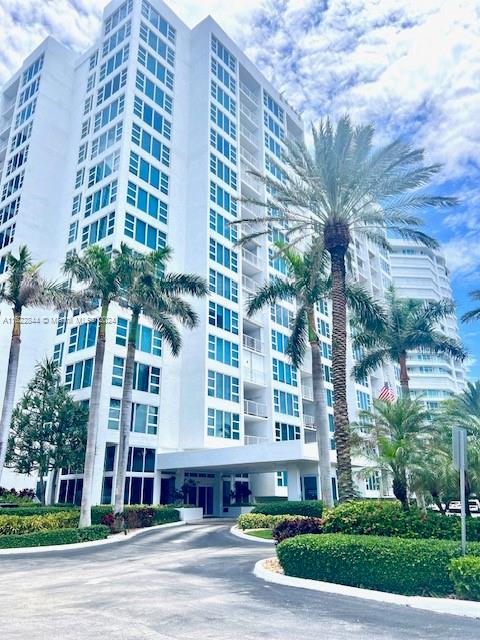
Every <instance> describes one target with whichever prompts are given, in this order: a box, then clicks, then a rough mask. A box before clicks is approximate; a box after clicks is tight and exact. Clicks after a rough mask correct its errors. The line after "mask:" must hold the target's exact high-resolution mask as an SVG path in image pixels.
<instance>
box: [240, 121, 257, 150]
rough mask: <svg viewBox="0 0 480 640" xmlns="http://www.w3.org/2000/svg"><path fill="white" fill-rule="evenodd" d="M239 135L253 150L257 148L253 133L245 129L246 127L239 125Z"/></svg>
mask: <svg viewBox="0 0 480 640" xmlns="http://www.w3.org/2000/svg"><path fill="white" fill-rule="evenodd" d="M240 135H241V136H243V137H244V138H245V140H247V141H248V142H249V143H250V144H251V145H253V146H254V147H255V148H257V147H258V140H257V136H256V135H255V134H254V133H252V132H251V131H250V130H249V129H247V127H244V126H243V125H240Z"/></svg>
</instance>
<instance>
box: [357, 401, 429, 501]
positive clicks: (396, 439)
mask: <svg viewBox="0 0 480 640" xmlns="http://www.w3.org/2000/svg"><path fill="white" fill-rule="evenodd" d="M429 418H430V414H429V413H428V411H427V410H426V409H425V407H424V405H423V403H422V402H421V401H420V400H412V399H411V398H410V396H403V397H401V398H398V399H397V400H395V402H383V401H382V400H374V401H373V408H372V410H370V411H362V412H361V414H360V422H359V423H358V424H357V425H356V427H357V429H358V436H359V437H360V439H362V440H363V443H364V444H365V445H367V452H366V454H365V455H366V457H367V458H370V460H371V461H372V462H373V466H368V467H367V468H365V469H364V470H363V473H364V474H365V475H367V474H372V473H376V472H381V473H389V474H390V475H391V476H392V480H393V493H394V495H395V497H396V498H397V499H398V500H400V502H401V503H402V506H403V508H404V509H405V510H407V511H408V508H409V504H408V495H409V476H410V474H411V471H412V468H413V465H414V462H415V460H416V456H417V454H418V451H419V450H420V447H421V445H422V439H423V438H424V436H425V435H426V434H427V433H428V424H429Z"/></svg>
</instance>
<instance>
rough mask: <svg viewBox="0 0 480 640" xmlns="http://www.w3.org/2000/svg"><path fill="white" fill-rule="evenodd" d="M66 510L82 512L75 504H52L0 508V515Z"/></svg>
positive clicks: (47, 512) (62, 511) (40, 513)
mask: <svg viewBox="0 0 480 640" xmlns="http://www.w3.org/2000/svg"><path fill="white" fill-rule="evenodd" d="M65 511H75V512H76V513H80V512H79V511H78V508H77V507H74V506H73V505H67V506H56V505H55V506H52V507H42V506H41V505H38V506H35V505H34V506H31V507H14V508H12V509H8V508H7V509H0V516H3V515H5V516H21V517H22V518H23V517H25V516H44V515H47V514H49V513H64V512H65Z"/></svg>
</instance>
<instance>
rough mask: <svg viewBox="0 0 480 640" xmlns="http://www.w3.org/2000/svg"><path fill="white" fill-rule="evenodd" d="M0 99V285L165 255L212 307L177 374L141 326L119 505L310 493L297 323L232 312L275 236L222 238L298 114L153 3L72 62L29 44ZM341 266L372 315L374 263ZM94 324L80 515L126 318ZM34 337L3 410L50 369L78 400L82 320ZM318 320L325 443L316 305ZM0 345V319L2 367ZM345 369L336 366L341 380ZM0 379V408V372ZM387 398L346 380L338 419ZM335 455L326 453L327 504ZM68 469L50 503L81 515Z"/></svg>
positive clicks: (379, 378)
mask: <svg viewBox="0 0 480 640" xmlns="http://www.w3.org/2000/svg"><path fill="white" fill-rule="evenodd" d="M0 99H1V102H0V114H1V121H0V171H1V182H0V198H1V201H0V274H2V273H3V275H0V280H1V279H2V278H4V277H5V274H4V271H5V256H6V255H7V254H8V253H9V252H14V253H15V252H16V251H17V250H18V247H19V246H20V245H23V244H26V245H28V247H29V248H30V250H31V252H32V254H33V256H34V259H36V260H45V261H46V263H45V267H44V270H45V272H46V274H47V275H49V276H51V277H57V278H58V277H60V273H61V272H60V267H61V263H62V261H63V259H64V257H65V254H66V253H67V252H68V251H71V250H73V249H76V250H77V251H82V250H83V249H85V248H86V247H87V246H89V245H91V244H95V243H98V244H100V245H102V246H105V247H110V248H116V247H119V245H120V243H121V242H126V243H128V244H129V245H130V246H132V248H134V249H135V250H137V251H149V250H152V249H156V248H158V247H163V246H165V245H167V244H168V245H169V246H170V247H172V249H173V251H174V253H173V260H172V261H171V263H170V265H169V268H170V269H171V270H175V271H183V272H195V273H197V274H200V275H202V276H203V277H204V278H205V279H206V280H207V281H208V283H209V287H210V296H209V297H208V298H207V299H205V300H202V301H197V302H195V308H196V311H197V312H198V314H199V317H200V324H199V326H198V328H197V329H195V330H194V331H191V332H186V333H185V334H184V345H183V349H182V352H181V355H180V357H178V358H173V357H172V355H171V354H170V353H169V350H168V348H164V345H162V341H161V337H160V336H159V334H158V333H157V332H156V331H155V330H154V329H153V328H152V326H151V325H149V323H148V322H147V321H146V320H145V319H144V320H143V321H142V324H141V331H140V337H139V341H138V345H137V355H136V370H135V385H134V386H135V390H134V398H133V400H134V408H133V415H132V427H131V429H132V432H131V449H130V454H129V461H128V472H127V476H128V477H127V482H126V486H125V498H126V502H127V503H152V502H155V503H157V502H159V501H161V502H163V503H167V502H171V501H172V500H173V499H174V495H175V491H178V490H179V489H181V488H182V487H183V491H184V494H185V497H186V499H187V500H188V501H189V502H190V503H192V504H196V505H198V506H201V507H203V509H204V512H205V513H206V514H209V515H210V514H215V515H223V514H232V513H234V512H235V506H234V505H233V502H234V500H235V499H234V497H232V492H233V493H235V490H237V497H238V496H239V495H243V496H245V495H247V493H248V490H249V491H251V492H252V494H253V495H254V496H256V497H257V498H258V497H261V496H273V495H277V496H287V495H288V497H289V498H290V499H298V498H300V497H304V498H309V497H316V496H318V495H320V487H319V483H318V478H317V476H318V473H317V450H316V444H315V425H314V422H313V418H312V414H313V405H312V400H313V394H312V387H311V373H310V372H309V366H310V363H309V362H306V363H305V368H304V369H303V368H302V370H300V371H297V370H295V369H294V368H293V367H292V365H291V364H290V362H289V360H288V358H287V356H286V355H285V348H286V342H287V339H288V334H289V327H290V325H291V321H292V318H293V314H294V310H295V307H294V305H293V303H288V302H285V303H283V302H282V303H281V304H278V305H275V306H273V307H272V308H271V309H269V310H268V311H266V312H265V313H263V314H262V313H261V314H258V315H257V316H255V317H253V318H247V317H246V315H245V312H244V310H245V304H246V301H247V299H248V297H249V296H250V295H251V294H252V293H254V292H255V290H256V288H257V287H258V286H259V285H261V284H262V283H263V282H265V281H266V280H267V279H268V278H269V277H270V276H272V275H276V276H280V277H282V276H283V275H285V274H286V265H285V264H284V263H283V261H282V260H281V259H279V258H278V257H277V256H276V254H275V250H274V244H273V243H274V242H275V241H276V240H278V239H281V238H282V237H283V234H284V229H283V228H282V225H281V224H280V223H279V224H278V225H272V226H271V229H270V233H269V235H268V237H267V236H265V237H261V238H259V239H258V240H252V241H250V242H249V243H248V244H245V245H243V246H242V247H241V248H239V247H238V245H237V240H238V236H239V234H240V233H245V234H250V232H251V230H252V228H251V227H248V225H242V228H240V227H238V226H236V225H234V226H229V223H230V222H232V221H234V220H236V219H238V218H240V217H243V218H245V217H254V216H255V215H257V213H258V211H256V210H255V207H254V206H252V205H245V204H241V203H240V200H239V198H240V197H241V196H246V197H248V198H249V199H250V200H251V199H256V200H259V199H260V200H261V199H265V197H266V193H265V187H264V185H263V183H261V182H259V181H257V180H256V179H255V178H253V177H252V176H251V174H249V173H248V171H249V170H250V169H253V168H254V169H257V170H259V171H261V172H266V173H268V174H269V175H270V176H271V177H272V178H274V179H275V178H276V179H278V180H282V177H283V175H284V172H285V171H286V169H285V166H284V165H283V163H282V150H283V149H284V144H285V140H286V139H287V138H293V139H301V138H302V137H303V122H302V120H301V118H300V117H299V115H298V114H297V113H296V112H295V111H294V110H293V109H292V108H291V107H290V106H289V105H288V104H287V103H286V102H285V101H284V100H283V99H282V97H281V96H280V95H279V93H278V92H277V91H276V90H275V88H274V87H273V86H271V84H270V83H269V82H268V81H267V80H266V79H265V78H264V77H263V76H262V74H261V73H260V72H259V71H258V69H256V68H255V66H254V65H253V64H252V63H251V62H250V61H249V60H248V59H247V58H246V57H245V56H244V55H243V53H242V52H241V51H240V50H239V49H238V47H237V46H236V45H235V44H234V43H233V42H232V41H231V40H230V39H229V38H228V36H227V35H226V34H225V33H224V32H223V31H222V30H221V29H220V27H219V26H218V25H217V24H216V23H215V22H214V21H213V20H212V19H211V18H207V19H205V20H204V21H203V22H201V23H200V24H199V25H198V26H196V27H195V28H194V29H193V30H190V29H189V28H187V26H186V25H185V24H184V23H183V22H182V21H181V20H180V19H179V18H178V17H177V16H176V15H175V14H174V13H173V12H172V11H171V10H170V9H169V8H168V7H167V6H166V5H165V4H164V3H163V2H161V0H151V2H147V0H125V1H121V0H115V1H114V2H111V3H110V4H109V5H108V6H107V7H106V9H105V12H104V18H103V22H102V26H101V33H100V35H99V37H98V39H97V40H96V42H95V43H94V44H93V45H92V47H91V48H90V49H89V50H88V51H87V52H86V53H85V54H84V55H81V56H77V55H75V54H74V53H72V51H70V50H69V49H67V48H66V47H64V46H62V45H61V44H59V43H58V42H56V41H54V40H53V39H51V38H47V39H46V40H45V41H44V42H43V43H42V44H41V45H40V46H39V47H38V48H37V49H36V50H35V51H34V52H33V53H32V54H31V55H30V56H29V57H28V58H27V60H26V61H25V63H24V65H23V66H22V68H21V69H20V70H19V71H18V73H16V74H15V75H14V76H13V77H12V78H11V80H10V81H9V82H8V83H7V84H6V85H5V86H4V88H3V91H2V93H1V95H0ZM352 265H353V269H354V273H355V274H356V277H357V278H358V279H359V280H360V281H361V282H362V283H363V284H364V285H365V286H366V287H367V288H368V289H369V290H370V291H371V292H372V293H373V294H374V295H375V297H376V298H378V299H382V298H383V296H384V294H385V291H386V289H387V288H388V287H389V286H390V284H391V275H390V257H389V256H388V255H387V254H384V253H382V252H380V250H379V249H378V248H377V247H374V246H371V245H369V244H368V243H367V242H366V241H363V240H356V241H355V245H354V248H353V251H352ZM8 317H9V316H8V310H3V309H2V315H1V318H2V319H3V318H8ZM36 319H37V318H35V317H32V320H36ZM110 320H111V323H110V324H109V326H108V329H107V351H106V357H105V373H104V379H103V384H102V392H103V397H102V407H101V420H100V430H99V435H98V442H97V454H98V455H97V468H96V471H95V481H94V495H93V502H94V503H100V502H102V503H109V502H110V501H111V499H112V486H113V484H114V476H115V469H116V463H117V460H116V448H117V443H118V427H119V419H120V403H121V396H122V384H123V369H124V362H125V357H126V336H127V329H128V322H129V318H128V314H126V312H125V310H123V309H121V308H112V309H111V318H110ZM40 321H41V322H40V324H39V323H37V322H35V323H34V324H31V325H26V326H25V328H24V334H23V335H24V337H23V343H22V356H21V358H22V360H21V365H20V379H19V384H18V395H20V394H21V393H22V390H23V388H24V386H25V384H26V383H27V382H28V380H29V379H30V378H31V376H32V373H33V367H34V365H35V362H36V361H38V360H40V359H41V358H42V357H44V356H45V355H48V356H50V357H52V356H53V357H54V358H55V360H56V361H57V362H58V363H59V365H61V367H62V371H63V376H64V382H65V385H66V386H67V388H68V389H70V390H71V391H72V393H74V395H75V397H76V398H77V399H78V400H82V401H85V402H88V399H89V395H90V388H91V383H92V373H93V364H94V361H93V357H94V350H95V341H96V333H97V320H96V317H95V315H94V314H91V315H82V314H75V313H73V314H72V313H69V314H68V315H67V314H65V313H63V314H60V317H59V318H58V321H55V322H54V323H52V322H49V320H48V317H44V315H42V316H41V318H40ZM317 322H318V327H319V332H320V334H321V337H322V350H323V357H324V367H325V369H324V370H325V377H326V381H327V382H326V387H327V391H326V393H327V404H328V410H329V414H330V424H331V429H332V431H333V415H332V407H333V393H332V385H331V382H330V380H331V377H330V375H331V374H330V366H331V360H330V358H331V344H330V314H329V303H328V301H324V302H323V303H322V304H320V305H319V306H318V309H317ZM9 339H10V325H8V323H4V322H2V323H1V324H0V347H1V353H2V354H5V353H7V350H8V342H9ZM353 358H354V354H353V353H352V352H351V350H350V365H351V364H352V362H353ZM410 364H411V363H410ZM1 367H2V369H1V371H0V390H1V391H2V392H3V384H4V377H5V368H6V358H5V357H2V360H1ZM385 382H389V383H390V384H391V385H393V384H394V382H395V380H394V371H393V368H392V367H390V366H389V367H386V368H385V370H381V371H378V372H377V373H376V374H375V375H374V376H371V377H369V378H368V379H366V380H364V381H363V383H362V384H354V383H353V382H352V384H351V385H350V386H351V391H350V394H351V397H350V412H351V418H352V419H354V418H355V415H356V411H357V410H358V409H365V408H367V407H368V406H369V405H370V402H371V399H372V397H375V395H376V394H377V393H378V390H379V389H380V388H381V387H382V386H383V384H384V383H385ZM334 446H335V443H334V441H333V439H332V484H333V487H334V490H335V489H336V480H335V450H334ZM356 463H357V467H358V466H359V465H361V464H362V461H357V462H356ZM77 471H78V470H75V469H64V470H63V472H62V475H61V477H60V480H59V483H58V487H57V498H58V500H59V501H60V502H73V501H76V502H78V501H79V499H80V495H81V490H82V475H81V473H77ZM357 481H358V484H359V489H360V490H361V491H362V492H363V493H365V494H366V495H370V496H376V495H378V488H379V487H378V481H377V480H376V479H375V478H370V479H369V480H368V482H367V483H366V482H365V480H362V479H361V478H360V477H358V478H357ZM5 484H8V480H5ZM242 488H246V489H247V491H246V492H244V493H242V492H241V489H242Z"/></svg>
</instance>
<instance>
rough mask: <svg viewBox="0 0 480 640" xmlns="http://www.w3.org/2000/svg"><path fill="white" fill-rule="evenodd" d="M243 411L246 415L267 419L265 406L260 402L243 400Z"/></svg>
mask: <svg viewBox="0 0 480 640" xmlns="http://www.w3.org/2000/svg"><path fill="white" fill-rule="evenodd" d="M243 411H244V413H246V414H247V415H249V416H255V417H256V418H267V417H268V410H267V405H266V404H263V403H262V402H255V401H254V400H244V401H243Z"/></svg>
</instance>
